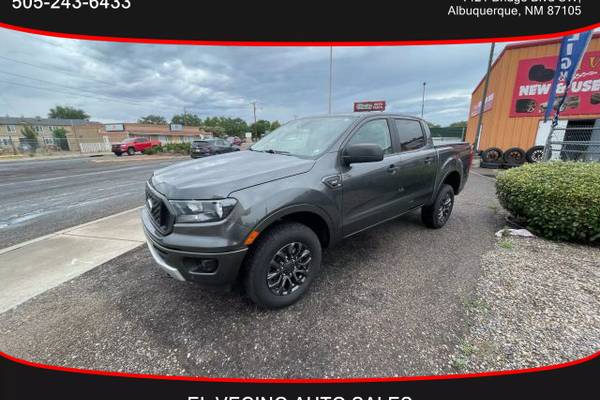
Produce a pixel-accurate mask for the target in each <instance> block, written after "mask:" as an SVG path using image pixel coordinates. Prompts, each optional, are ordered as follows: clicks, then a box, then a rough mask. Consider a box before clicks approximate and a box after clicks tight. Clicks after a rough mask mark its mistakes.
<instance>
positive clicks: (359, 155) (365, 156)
mask: <svg viewBox="0 0 600 400" xmlns="http://www.w3.org/2000/svg"><path fill="white" fill-rule="evenodd" d="M342 159H343V160H344V163H345V164H346V165H350V164H352V163H363V162H375V161H381V160H383V149H382V148H381V147H379V145H376V144H374V143H361V144H352V145H350V146H348V147H346V149H345V150H344V155H343V156H342Z"/></svg>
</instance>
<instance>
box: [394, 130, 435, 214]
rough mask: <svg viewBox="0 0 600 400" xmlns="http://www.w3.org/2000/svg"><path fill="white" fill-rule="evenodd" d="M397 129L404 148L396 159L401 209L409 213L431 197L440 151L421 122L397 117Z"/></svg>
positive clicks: (396, 131) (399, 141)
mask: <svg viewBox="0 0 600 400" xmlns="http://www.w3.org/2000/svg"><path fill="white" fill-rule="evenodd" d="M393 128H394V134H395V135H396V138H397V142H398V143H399V146H400V154H399V157H398V158H397V160H396V163H397V165H398V174H397V176H396V178H397V180H398V193H399V196H400V198H401V199H400V201H401V208H402V210H403V211H407V210H410V209H411V208H415V207H418V206H420V205H423V204H424V203H426V202H427V201H428V200H429V199H430V198H431V195H432V193H433V188H434V185H435V178H436V173H437V169H438V165H437V151H436V149H435V147H434V146H433V144H432V143H430V142H429V140H428V139H427V135H426V133H425V129H426V128H424V127H423V126H422V124H421V122H420V121H419V120H415V119H410V118H393Z"/></svg>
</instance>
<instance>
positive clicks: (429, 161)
mask: <svg viewBox="0 0 600 400" xmlns="http://www.w3.org/2000/svg"><path fill="white" fill-rule="evenodd" d="M432 162H433V157H427V158H426V159H425V164H431V163H432Z"/></svg>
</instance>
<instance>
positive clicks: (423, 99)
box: [421, 82, 427, 118]
mask: <svg viewBox="0 0 600 400" xmlns="http://www.w3.org/2000/svg"><path fill="white" fill-rule="evenodd" d="M426 84H427V82H423V97H422V99H421V118H423V112H424V111H425V85H426Z"/></svg>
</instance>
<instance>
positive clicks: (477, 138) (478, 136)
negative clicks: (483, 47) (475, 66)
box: [474, 42, 496, 151]
mask: <svg viewBox="0 0 600 400" xmlns="http://www.w3.org/2000/svg"><path fill="white" fill-rule="evenodd" d="M495 45H496V43H494V42H492V45H491V46H490V58H489V59H488V65H487V72H486V74H485V83H484V84H483V94H482V95H481V107H479V120H478V122H477V134H476V135H475V146H474V147H475V151H479V142H480V140H481V128H482V124H483V112H484V111H485V98H486V97H487V92H488V86H489V84H490V70H491V69H492V59H493V58H494V46H495Z"/></svg>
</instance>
